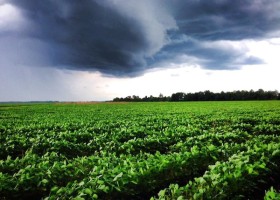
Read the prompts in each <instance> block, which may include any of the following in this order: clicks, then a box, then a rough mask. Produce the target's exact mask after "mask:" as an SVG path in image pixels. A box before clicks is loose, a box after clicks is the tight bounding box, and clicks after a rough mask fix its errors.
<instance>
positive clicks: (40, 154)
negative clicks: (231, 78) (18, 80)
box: [0, 101, 280, 200]
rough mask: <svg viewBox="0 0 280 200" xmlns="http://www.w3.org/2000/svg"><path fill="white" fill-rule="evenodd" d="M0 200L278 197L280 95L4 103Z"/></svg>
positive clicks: (0, 109)
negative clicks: (240, 98)
mask: <svg viewBox="0 0 280 200" xmlns="http://www.w3.org/2000/svg"><path fill="white" fill-rule="evenodd" d="M0 142H1V143H0V199H4V200H5V199H49V200H54V199H76V200H82V199H181V200H182V199H277V198H278V199H279V196H280V195H279V190H280V181H279V180H280V101H246V102H245V101H243V102H242V101H239V102H238V101H236V102H234V101H232V102H178V103H171V102H164V103H96V104H63V103H60V104H58V103H57V104H55V103H53V104H0Z"/></svg>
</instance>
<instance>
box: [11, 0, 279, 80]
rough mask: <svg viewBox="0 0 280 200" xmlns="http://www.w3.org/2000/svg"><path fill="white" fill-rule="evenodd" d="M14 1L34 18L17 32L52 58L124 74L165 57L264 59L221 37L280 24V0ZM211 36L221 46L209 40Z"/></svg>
mask: <svg viewBox="0 0 280 200" xmlns="http://www.w3.org/2000/svg"><path fill="white" fill-rule="evenodd" d="M9 3H11V4H13V5H14V6H16V7H17V8H19V9H20V11H21V12H22V14H23V16H24V17H25V18H26V20H27V25H26V26H25V28H23V29H22V30H21V31H18V30H17V36H16V37H18V38H29V41H30V43H32V40H33V39H34V40H36V41H41V42H40V44H44V51H43V52H44V53H45V54H46V55H45V57H46V60H48V62H46V63H47V64H45V65H52V66H55V67H58V68H60V67H65V68H69V69H73V70H88V71H99V72H101V73H103V74H106V75H113V76H119V77H123V76H137V75H140V74H142V73H143V72H144V71H145V70H147V69H149V68H152V67H156V66H157V63H164V62H165V63H166V65H167V67H168V62H187V61H186V60H184V61H183V60H180V59H179V60H175V59H177V58H178V57H180V56H184V55H185V56H186V57H189V58H193V59H192V61H193V62H196V64H199V65H201V66H202V67H204V68H208V69H237V68H239V67H240V66H241V65H244V64H258V63H262V61H261V60H260V59H258V58H256V57H252V56H251V57H250V56H248V55H246V50H244V49H234V48H229V47H230V46H226V47H223V45H215V44H216V43H215V42H217V41H220V40H231V41H239V40H242V39H251V38H253V39H261V38H263V37H268V34H269V33H273V32H275V31H278V30H279V29H280V14H278V13H279V12H278V10H279V8H280V2H279V1H278V0H266V1H264V0H236V1H230V0H212V1H197V0H190V1H185V0H172V1H169V0H143V1H136V0H135V1H125V0H119V1H114V0H104V1H97V0H84V1H70V0H59V1H52V0H45V1H37V0H20V1H19V0H9ZM186 38H187V39H186ZM211 42H213V44H214V45H212V46H211V45H206V44H207V43H211ZM50 63H51V64H50ZM25 64H31V63H30V62H27V63H25ZM35 64H36V65H38V63H35Z"/></svg>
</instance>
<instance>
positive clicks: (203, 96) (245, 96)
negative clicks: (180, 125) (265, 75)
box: [113, 89, 280, 102]
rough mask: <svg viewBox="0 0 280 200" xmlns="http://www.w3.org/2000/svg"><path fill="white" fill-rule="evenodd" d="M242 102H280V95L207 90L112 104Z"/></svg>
mask: <svg viewBox="0 0 280 200" xmlns="http://www.w3.org/2000/svg"><path fill="white" fill-rule="evenodd" d="M244 100H280V94H279V92H278V91H277V90H275V91H264V90H263V89H259V90H257V91H254V90H250V91H246V90H237V91H233V92H223V91H222V92H218V93H214V92H211V91H209V90H206V91H204V92H194V93H184V92H177V93H173V94H172V95H171V96H163V95H162V94H160V95H159V96H158V97H154V96H152V95H150V96H145V97H143V98H140V97H139V96H136V95H132V96H127V97H124V98H123V97H121V98H119V97H116V98H114V99H113V101H114V102H155V101H244Z"/></svg>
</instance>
